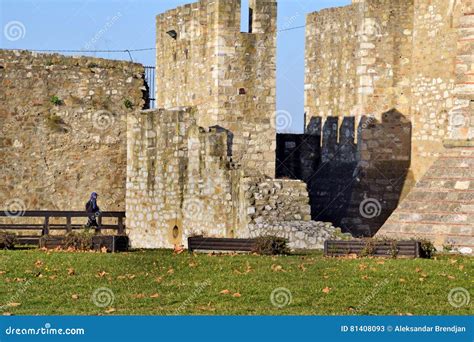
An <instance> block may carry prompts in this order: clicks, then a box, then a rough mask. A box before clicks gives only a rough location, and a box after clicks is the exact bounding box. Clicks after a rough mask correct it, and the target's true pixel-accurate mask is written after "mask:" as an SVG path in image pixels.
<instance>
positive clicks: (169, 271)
mask: <svg viewBox="0 0 474 342" xmlns="http://www.w3.org/2000/svg"><path fill="white" fill-rule="evenodd" d="M166 273H168V274H173V273H174V269H172V268H170V269H169V270H168V272H166Z"/></svg>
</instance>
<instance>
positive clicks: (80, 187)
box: [0, 50, 145, 210]
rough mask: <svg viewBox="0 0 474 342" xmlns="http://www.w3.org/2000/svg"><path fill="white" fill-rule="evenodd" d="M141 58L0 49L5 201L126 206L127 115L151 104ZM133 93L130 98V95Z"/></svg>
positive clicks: (0, 176)
mask: <svg viewBox="0 0 474 342" xmlns="http://www.w3.org/2000/svg"><path fill="white" fill-rule="evenodd" d="M143 74H144V70H143V67H142V66H141V65H138V64H133V63H128V62H119V61H110V60H103V59H97V58H86V57H65V56H61V55H57V54H36V53H31V52H27V51H10V50H0V83H1V87H0V160H1V161H2V162H1V164H0V184H1V185H0V206H1V207H2V208H4V209H9V208H11V209H13V208H14V207H16V208H17V209H18V208H20V209H21V210H34V209H37V210H38V209H41V210H83V208H84V203H85V202H86V201H87V200H88V198H89V195H90V193H91V192H92V191H96V192H98V193H99V194H100V199H99V204H100V206H101V209H103V210H124V209H125V175H126V162H127V159H126V141H125V139H126V117H127V115H130V114H131V113H133V112H134V111H136V110H141V109H142V108H143V106H144V104H145V103H144V99H143V97H144V94H143V92H144V90H145V88H144V79H143ZM127 100H128V102H127V104H128V105H126V104H125V103H126V101H127Z"/></svg>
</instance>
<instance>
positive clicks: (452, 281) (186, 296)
mask: <svg viewBox="0 0 474 342" xmlns="http://www.w3.org/2000/svg"><path fill="white" fill-rule="evenodd" d="M0 258H1V259H0V310H1V312H2V313H3V314H14V315H37V314H39V315H53V314H59V315H64V314H70V315H79V314H81V315H84V314H85V315H130V314H131V315H135V314H139V315H145V314H149V315H176V314H198V315H230V314H232V315H357V314H361V315H367V314H368V315H380V314H385V315H399V314H402V315H404V314H413V315H428V314H429V315H468V314H473V313H474V310H473V305H472V301H471V303H470V304H468V305H464V306H462V307H460V308H455V307H453V306H452V305H450V304H449V302H448V294H449V292H450V291H451V290H452V289H454V288H458V287H462V288H465V289H467V290H468V291H470V293H471V295H472V294H473V291H472V289H473V285H474V283H473V280H474V279H473V274H474V272H473V271H474V267H473V266H474V259H473V258H470V257H462V256H454V255H451V256H437V257H436V258H435V259H433V260H426V259H416V260H410V259H369V258H362V259H334V258H324V257H323V256H322V255H321V253H310V254H301V255H292V256H278V257H269V256H256V255H207V254H195V255H190V254H188V253H187V252H185V253H182V254H179V255H175V254H173V253H172V252H171V251H165V250H155V251H133V252H129V253H117V254H102V253H88V252H87V253H72V252H45V251H40V250H34V249H32V250H16V251H0ZM103 287H105V288H107V289H109V290H110V291H111V292H103V293H101V294H100V295H98V296H97V295H96V296H95V301H96V302H98V303H99V304H101V303H102V304H106V306H104V307H99V306H97V305H95V304H94V301H93V300H92V299H93V297H94V295H93V293H94V291H96V289H98V288H103ZM278 288H285V289H286V290H281V292H280V293H278V294H277V292H274V297H273V298H274V300H273V301H274V302H275V303H276V304H285V303H286V302H288V300H287V299H288V298H289V296H290V293H291V302H290V303H289V304H288V305H285V306H283V307H277V306H275V305H273V304H272V300H271V294H272V292H273V291H274V290H275V289H278ZM104 291H105V290H104ZM288 291H289V292H288ZM96 293H97V292H96ZM112 296H113V299H114V301H113V303H110V298H111V297H112Z"/></svg>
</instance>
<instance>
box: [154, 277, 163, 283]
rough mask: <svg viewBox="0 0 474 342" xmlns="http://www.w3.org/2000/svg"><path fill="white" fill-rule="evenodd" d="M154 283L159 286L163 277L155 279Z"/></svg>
mask: <svg viewBox="0 0 474 342" xmlns="http://www.w3.org/2000/svg"><path fill="white" fill-rule="evenodd" d="M155 281H156V282H157V283H158V284H159V283H161V282H162V281H163V277H156V278H155Z"/></svg>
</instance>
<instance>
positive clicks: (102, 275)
mask: <svg viewBox="0 0 474 342" xmlns="http://www.w3.org/2000/svg"><path fill="white" fill-rule="evenodd" d="M107 274H108V273H107V272H105V271H100V272H98V273H97V276H98V277H100V278H103V277H105V276H106V275H107Z"/></svg>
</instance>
